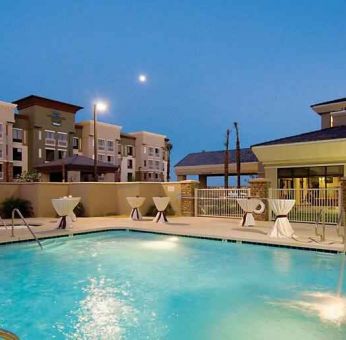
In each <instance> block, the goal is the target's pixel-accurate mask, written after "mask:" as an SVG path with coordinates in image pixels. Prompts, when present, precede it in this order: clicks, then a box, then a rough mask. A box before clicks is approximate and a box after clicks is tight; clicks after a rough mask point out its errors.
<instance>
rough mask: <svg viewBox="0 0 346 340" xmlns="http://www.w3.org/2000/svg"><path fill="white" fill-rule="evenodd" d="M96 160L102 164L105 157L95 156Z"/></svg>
mask: <svg viewBox="0 0 346 340" xmlns="http://www.w3.org/2000/svg"><path fill="white" fill-rule="evenodd" d="M97 159H98V160H99V161H100V162H103V161H104V159H105V155H97Z"/></svg>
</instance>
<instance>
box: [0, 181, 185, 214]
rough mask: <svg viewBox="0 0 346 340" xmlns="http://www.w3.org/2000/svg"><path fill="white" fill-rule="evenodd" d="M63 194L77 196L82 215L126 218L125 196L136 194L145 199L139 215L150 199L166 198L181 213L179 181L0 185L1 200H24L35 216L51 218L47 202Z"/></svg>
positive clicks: (151, 203)
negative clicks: (82, 207) (30, 205)
mask: <svg viewBox="0 0 346 340" xmlns="http://www.w3.org/2000/svg"><path fill="white" fill-rule="evenodd" d="M67 195H72V196H78V197H81V202H82V204H83V206H84V209H85V213H86V216H107V215H128V214H129V213H130V210H131V209H130V206H129V205H128V203H127V200H126V197H128V196H137V195H138V196H143V197H146V201H145V204H144V205H143V207H142V208H141V210H142V212H143V213H146V211H147V210H148V209H149V207H150V206H152V205H153V204H154V203H153V201H152V197H153V196H169V197H170V198H171V206H172V208H173V209H174V211H175V213H176V215H180V212H181V202H180V198H181V183H180V182H169V183H159V182H153V183H149V182H129V183H87V182H81V183H43V182H41V183H5V184H0V197H1V201H3V200H4V199H5V198H8V197H11V196H13V197H21V198H24V199H27V200H29V201H30V202H31V203H32V206H33V209H34V214H35V216H39V217H53V216H55V211H54V209H53V206H52V203H51V199H52V198H58V197H62V196H67ZM0 203H1V202H0Z"/></svg>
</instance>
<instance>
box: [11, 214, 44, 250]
mask: <svg viewBox="0 0 346 340" xmlns="http://www.w3.org/2000/svg"><path fill="white" fill-rule="evenodd" d="M16 213H17V215H18V216H19V217H20V218H21V220H22V221H23V222H24V224H25V226H26V227H27V228H28V230H29V231H30V233H31V235H32V236H33V238H34V239H35V240H36V242H37V243H38V245H39V246H40V248H41V250H43V247H42V244H41V242H40V241H39V239H38V238H37V236H36V235H35V233H34V232H33V231H32V229H31V227H30V226H29V223H28V222H27V221H26V219H25V218H24V216H23V215H22V213H21V212H20V210H19V209H18V208H14V209H13V210H12V229H11V237H14V216H15V214H16Z"/></svg>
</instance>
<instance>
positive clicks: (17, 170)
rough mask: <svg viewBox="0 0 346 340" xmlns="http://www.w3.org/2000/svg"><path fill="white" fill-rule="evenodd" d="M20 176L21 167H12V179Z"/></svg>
mask: <svg viewBox="0 0 346 340" xmlns="http://www.w3.org/2000/svg"><path fill="white" fill-rule="evenodd" d="M21 174H22V167H21V166H14V167H13V178H18V177H20V175H21Z"/></svg>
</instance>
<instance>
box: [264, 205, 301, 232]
mask: <svg viewBox="0 0 346 340" xmlns="http://www.w3.org/2000/svg"><path fill="white" fill-rule="evenodd" d="M268 203H269V206H270V208H271V210H272V211H273V212H274V214H275V216H276V218H275V223H274V225H273V228H272V229H271V231H270V232H269V233H268V236H269V237H273V238H291V237H292V236H294V230H293V228H292V226H291V224H290V221H289V220H288V218H287V216H288V213H289V212H290V211H291V209H292V208H293V206H294V204H295V203H296V201H295V200H283V199H268Z"/></svg>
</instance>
